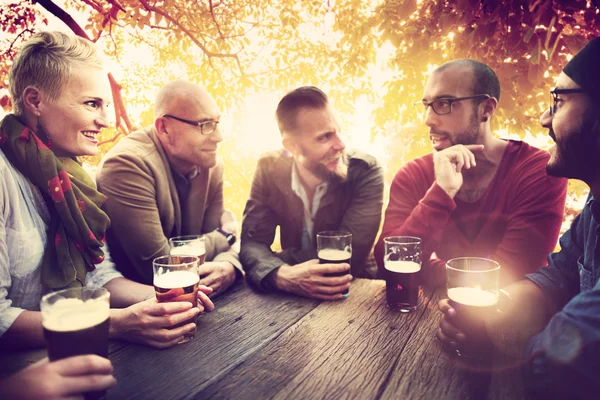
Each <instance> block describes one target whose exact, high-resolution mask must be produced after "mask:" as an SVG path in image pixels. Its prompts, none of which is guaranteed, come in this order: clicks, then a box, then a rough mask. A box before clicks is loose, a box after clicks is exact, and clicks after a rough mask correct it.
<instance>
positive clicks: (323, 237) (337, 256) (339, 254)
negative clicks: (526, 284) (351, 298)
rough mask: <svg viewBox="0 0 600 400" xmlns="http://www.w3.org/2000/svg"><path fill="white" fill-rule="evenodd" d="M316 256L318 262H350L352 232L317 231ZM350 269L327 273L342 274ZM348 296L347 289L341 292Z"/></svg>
mask: <svg viewBox="0 0 600 400" xmlns="http://www.w3.org/2000/svg"><path fill="white" fill-rule="evenodd" d="M317 256H318V257H319V264H343V263H347V264H350V259H351V258H352V234H351V233H350V232H345V231H323V232H319V233H317ZM349 273H350V271H344V272H339V273H332V274H327V276H344V275H347V274H349ZM342 294H343V295H344V296H348V290H344V291H343V292H342Z"/></svg>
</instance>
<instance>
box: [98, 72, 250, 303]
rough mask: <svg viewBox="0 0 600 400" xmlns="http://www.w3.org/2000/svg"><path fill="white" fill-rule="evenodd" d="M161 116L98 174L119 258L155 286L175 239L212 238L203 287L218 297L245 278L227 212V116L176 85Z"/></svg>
mask: <svg viewBox="0 0 600 400" xmlns="http://www.w3.org/2000/svg"><path fill="white" fill-rule="evenodd" d="M154 116H155V120H154V125H151V126H149V127H147V128H145V129H142V130H139V131H137V132H134V133H132V134H130V135H128V136H127V137H125V138H123V139H122V140H121V141H119V143H117V144H116V145H115V147H113V148H112V149H111V150H110V151H109V152H108V153H107V154H106V156H105V158H104V159H103V161H102V163H101V165H100V166H99V168H98V175H97V180H98V188H99V189H100V191H102V192H103V193H105V194H106V195H107V196H108V201H107V203H106V205H105V208H106V212H107V214H108V215H109V217H110V218H111V221H112V225H111V227H110V229H109V230H108V232H107V243H108V245H109V248H110V253H111V257H112V258H113V260H114V261H115V263H116V264H117V267H118V268H119V270H120V271H121V272H122V273H123V275H125V276H126V277H128V278H130V279H132V280H136V281H138V282H142V283H145V284H152V280H153V279H152V278H153V271H152V260H153V259H154V258H156V257H158V256H162V255H167V254H169V250H170V249H169V242H168V240H169V238H170V237H174V236H180V235H199V234H204V236H205V238H206V242H205V247H206V260H207V261H208V262H206V263H204V264H203V265H202V266H201V267H200V274H201V276H203V277H202V279H201V280H200V284H203V285H206V286H210V287H212V288H213V295H214V294H217V293H219V292H221V291H223V290H224V289H226V288H227V287H229V286H230V285H231V284H232V283H233V282H234V281H235V280H236V279H238V278H241V277H242V276H243V269H242V266H241V264H240V262H239V257H238V254H237V252H236V251H234V250H233V249H232V248H231V245H233V243H234V242H235V240H236V236H235V235H236V234H237V223H236V222H235V218H234V217H233V214H232V213H231V212H229V211H226V210H224V207H223V162H222V160H220V159H218V157H217V148H218V145H219V143H220V142H221V141H222V140H223V137H222V135H221V132H220V130H219V118H220V113H219V109H218V107H217V104H216V103H215V101H214V99H213V98H212V96H211V95H210V94H209V93H208V92H207V91H206V90H205V89H204V88H203V87H201V86H199V85H196V84H193V83H190V82H187V81H173V82H169V83H167V84H166V85H165V86H164V87H162V88H161V89H160V90H159V92H158V94H157V97H156V103H155V106H154Z"/></svg>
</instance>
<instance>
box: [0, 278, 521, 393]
mask: <svg viewBox="0 0 600 400" xmlns="http://www.w3.org/2000/svg"><path fill="white" fill-rule="evenodd" d="M441 294H443V292H441V293H431V292H428V291H423V290H422V291H421V293H420V294H419V307H418V310H417V311H416V312H414V313H411V314H401V313H395V312H392V311H390V310H388V308H387V307H386V305H385V282H384V281H380V280H364V279H356V280H355V281H354V282H353V283H352V286H351V288H350V296H349V297H348V298H347V299H346V300H343V301H337V302H319V301H316V300H310V299H305V298H300V297H296V296H293V295H288V294H283V293H281V294H280V293H277V294H268V295H265V294H259V293H256V292H255V291H254V290H252V289H251V288H249V287H248V286H247V285H246V284H239V285H238V286H236V287H234V288H233V289H232V290H231V291H230V292H229V293H226V294H225V295H223V296H222V297H220V298H217V299H216V301H215V304H216V310H215V311H214V312H212V313H210V314H204V315H202V316H201V317H200V318H199V319H198V331H197V332H196V337H195V339H194V340H193V341H192V342H190V343H187V344H183V345H179V346H176V347H174V348H171V349H168V350H154V349H151V348H148V347H144V346H139V345H135V344H130V343H125V342H119V341H115V342H111V344H110V355H109V358H110V359H111V361H112V362H113V366H114V368H115V376H116V377H117V380H118V384H117V386H116V387H115V388H113V389H111V390H110V391H109V393H108V396H107V398H108V399H165V400H166V399H182V398H185V399H190V398H191V399H208V398H210V399H263V398H276V399H435V400H438V399H503V398H506V399H519V398H523V397H524V395H523V389H522V387H523V385H522V382H521V378H520V375H519V373H518V370H517V369H507V370H495V371H494V372H492V373H490V372H482V371H481V370H480V369H479V368H478V367H477V366H471V367H469V366H465V365H464V364H462V362H461V361H460V360H457V359H455V358H454V357H452V356H450V355H447V354H446V353H445V352H444V351H443V350H442V349H441V347H440V345H439V343H438V341H437V339H436V338H435V330H436V329H437V327H438V322H439V319H440V316H441V315H440V313H439V312H437V310H436V307H437V306H436V305H437V301H438V300H439V298H440V295H441ZM45 355H46V352H45V350H39V351H32V352H27V353H20V354H4V355H2V356H0V376H6V375H7V374H8V373H10V372H14V371H15V370H18V369H20V368H23V367H24V366H26V365H28V364H30V363H32V362H35V361H37V360H39V359H40V358H42V357H44V356H45Z"/></svg>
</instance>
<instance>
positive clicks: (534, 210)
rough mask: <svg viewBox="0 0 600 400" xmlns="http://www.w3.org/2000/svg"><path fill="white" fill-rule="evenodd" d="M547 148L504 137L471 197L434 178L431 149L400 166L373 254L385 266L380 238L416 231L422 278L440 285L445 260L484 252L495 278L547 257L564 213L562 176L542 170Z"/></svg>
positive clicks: (511, 277)
mask: <svg viewBox="0 0 600 400" xmlns="http://www.w3.org/2000/svg"><path fill="white" fill-rule="evenodd" d="M548 159H549V154H548V153H547V152H545V151H543V150H540V149H537V148H535V147H533V146H530V145H528V144H527V143H524V142H519V141H509V143H508V146H507V147H506V150H505V152H504V155H503V157H502V160H501V162H500V165H499V166H498V170H497V171H496V175H495V176H494V178H493V180H492V182H491V183H490V185H489V187H488V188H487V189H486V191H485V193H484V194H483V195H482V196H481V198H480V199H479V200H477V201H475V202H473V203H467V202H464V201H461V200H460V199H458V198H455V199H454V200H453V199H451V198H450V197H449V196H448V194H447V193H446V192H445V191H444V190H443V189H442V188H441V187H439V186H438V185H437V183H435V176H434V167H433V154H428V155H426V156H423V157H420V158H417V159H415V160H412V161H410V162H408V163H407V164H406V165H404V166H403V167H402V168H400V170H399V171H398V173H397V174H396V176H395V177H394V180H393V182H392V186H391V189H390V201H389V204H388V207H387V210H386V212H385V221H384V224H383V229H382V231H381V236H380V237H379V240H378V241H377V244H376V246H375V260H376V261H377V266H378V268H379V271H380V273H381V272H382V271H383V250H384V248H383V238H385V237H387V236H398V235H407V236H418V237H420V238H421V239H422V240H423V242H422V261H423V268H422V271H423V279H424V282H425V283H427V284H429V285H432V286H440V285H442V284H444V282H445V277H446V271H445V261H446V260H449V259H451V258H455V257H465V256H473V257H485V258H491V259H494V260H496V261H498V262H499V263H500V265H501V269H500V283H501V285H505V284H507V283H510V282H513V281H516V280H518V279H520V278H522V277H523V275H525V274H527V273H530V272H534V271H537V270H538V269H540V268H541V267H543V266H545V265H546V264H547V262H546V257H547V256H548V254H549V253H551V252H552V251H553V250H554V247H555V246H556V241H557V238H558V234H559V230H560V226H561V223H562V219H563V212H564V206H565V197H566V193H567V180H566V179H562V178H554V177H550V176H548V175H547V174H546V164H547V162H548Z"/></svg>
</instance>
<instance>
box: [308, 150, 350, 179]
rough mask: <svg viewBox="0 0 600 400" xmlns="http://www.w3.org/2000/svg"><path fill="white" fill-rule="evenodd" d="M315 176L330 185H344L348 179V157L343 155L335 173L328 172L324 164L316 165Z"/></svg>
mask: <svg viewBox="0 0 600 400" xmlns="http://www.w3.org/2000/svg"><path fill="white" fill-rule="evenodd" d="M315 172H316V174H317V175H318V176H319V177H321V178H322V179H324V180H326V181H328V182H331V183H344V182H346V180H347V179H348V155H347V154H346V153H343V154H342V156H341V159H340V162H338V164H337V166H336V168H335V171H330V170H328V169H327V167H326V166H325V165H324V164H321V163H319V164H317V167H316V171H315Z"/></svg>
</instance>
